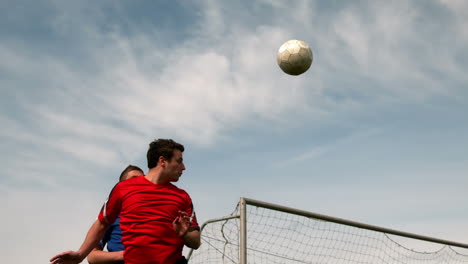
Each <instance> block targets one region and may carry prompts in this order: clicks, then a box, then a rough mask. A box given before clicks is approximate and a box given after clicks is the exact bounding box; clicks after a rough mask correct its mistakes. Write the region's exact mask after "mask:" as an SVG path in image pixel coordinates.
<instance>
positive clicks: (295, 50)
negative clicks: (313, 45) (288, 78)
mask: <svg viewBox="0 0 468 264" xmlns="http://www.w3.org/2000/svg"><path fill="white" fill-rule="evenodd" d="M276 59H277V61H278V65H279V67H280V68H281V69H282V70H283V71H284V72H285V73H287V74H290V75H299V74H303V73H304V72H306V71H307V70H308V69H309V68H310V65H312V61H313V55H312V50H311V49H310V47H309V45H307V43H305V42H304V41H302V40H295V39H293V40H289V41H286V42H285V43H284V44H283V45H281V47H280V48H279V50H278V53H277V55H276Z"/></svg>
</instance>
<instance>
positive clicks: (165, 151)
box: [146, 138, 184, 169]
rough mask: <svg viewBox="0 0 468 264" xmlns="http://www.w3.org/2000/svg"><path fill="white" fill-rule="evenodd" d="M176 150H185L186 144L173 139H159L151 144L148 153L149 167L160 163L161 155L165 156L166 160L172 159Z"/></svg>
mask: <svg viewBox="0 0 468 264" xmlns="http://www.w3.org/2000/svg"><path fill="white" fill-rule="evenodd" d="M174 150H180V151H181V152H184V146H183V145H182V144H179V143H177V142H175V141H174V140H172V139H161V138H160V139H157V140H154V141H153V142H151V143H150V144H149V149H148V153H147V154H146V158H147V159H148V168H149V169H152V168H154V167H156V165H158V161H159V157H161V156H162V157H163V158H165V159H166V160H171V159H172V156H173V154H174Z"/></svg>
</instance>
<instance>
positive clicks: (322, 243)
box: [188, 198, 468, 264]
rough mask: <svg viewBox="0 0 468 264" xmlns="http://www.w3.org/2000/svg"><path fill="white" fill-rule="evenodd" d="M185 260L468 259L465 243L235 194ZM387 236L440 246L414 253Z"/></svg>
mask: <svg viewBox="0 0 468 264" xmlns="http://www.w3.org/2000/svg"><path fill="white" fill-rule="evenodd" d="M201 229H202V231H201V232H202V233H201V237H202V246H201V247H200V248H199V249H198V250H197V251H190V253H189V256H188V259H189V263H191V264H194V263H216V264H218V263H223V264H224V263H240V264H246V263H269V264H270V263H313V264H319V263H320V264H322V263H333V264H336V263H343V264H348V263H369V264H373V263H392V264H394V263H401V264H407V263H411V264H413V263H414V264H418V263H421V264H432V263H455V264H457V263H465V264H466V263H468V255H464V254H462V253H460V252H459V249H458V248H464V249H468V244H464V243H459V242H454V241H448V240H443V239H438V238H433V237H429V236H422V235H417V234H412V233H408V232H402V231H398V230H393V229H389V228H383V227H378V226H374V225H368V224H363V223H359V222H355V221H350V220H346V219H342V218H336V217H331V216H327V215H322V214H317V213H312V212H308V211H304V210H299V209H295V208H290V207H286V206H281V205H276V204H272V203H267V202H262V201H258V200H254V199H249V198H241V199H240V201H239V203H238V206H237V208H236V210H235V211H234V212H233V213H232V214H231V215H229V216H226V217H222V218H217V219H213V220H209V221H207V222H205V224H203V225H202V228H201ZM391 235H392V236H398V237H403V238H407V239H410V240H414V241H417V242H419V241H424V242H427V243H431V244H433V243H436V244H438V245H441V247H442V248H441V249H438V250H436V251H433V252H427V251H415V250H413V249H410V248H409V246H408V245H404V244H401V243H398V242H396V241H395V240H394V239H392V237H391Z"/></svg>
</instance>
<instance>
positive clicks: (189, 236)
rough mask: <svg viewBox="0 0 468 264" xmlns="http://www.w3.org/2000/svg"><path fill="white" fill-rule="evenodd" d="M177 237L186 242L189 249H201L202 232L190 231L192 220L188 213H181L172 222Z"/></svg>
mask: <svg viewBox="0 0 468 264" xmlns="http://www.w3.org/2000/svg"><path fill="white" fill-rule="evenodd" d="M172 224H173V226H174V230H175V231H176V233H177V235H179V237H180V238H182V239H183V240H184V244H185V245H186V246H187V247H190V248H193V249H197V248H199V247H200V232H199V231H198V230H192V231H190V226H191V225H192V219H191V217H190V216H189V215H188V214H187V213H186V212H182V211H180V212H179V216H177V217H176V218H175V219H174V221H173V222H172Z"/></svg>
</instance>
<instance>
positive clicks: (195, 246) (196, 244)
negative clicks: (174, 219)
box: [192, 239, 201, 249]
mask: <svg viewBox="0 0 468 264" xmlns="http://www.w3.org/2000/svg"><path fill="white" fill-rule="evenodd" d="M200 246H201V242H200V239H198V241H195V243H194V244H193V247H192V248H193V249H198V248H200Z"/></svg>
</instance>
